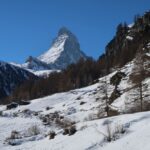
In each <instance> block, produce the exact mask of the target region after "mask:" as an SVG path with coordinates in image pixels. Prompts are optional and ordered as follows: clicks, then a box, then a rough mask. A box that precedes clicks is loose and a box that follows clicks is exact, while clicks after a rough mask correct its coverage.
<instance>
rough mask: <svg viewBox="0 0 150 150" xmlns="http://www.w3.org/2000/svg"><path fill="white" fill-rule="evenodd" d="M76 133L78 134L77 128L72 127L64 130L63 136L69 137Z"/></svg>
mask: <svg viewBox="0 0 150 150" xmlns="http://www.w3.org/2000/svg"><path fill="white" fill-rule="evenodd" d="M76 132H77V130H76V127H75V126H70V127H68V128H64V132H63V135H67V134H68V135H69V136H71V135H73V134H75V133H76Z"/></svg>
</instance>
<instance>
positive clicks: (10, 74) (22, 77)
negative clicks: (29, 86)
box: [0, 61, 37, 99]
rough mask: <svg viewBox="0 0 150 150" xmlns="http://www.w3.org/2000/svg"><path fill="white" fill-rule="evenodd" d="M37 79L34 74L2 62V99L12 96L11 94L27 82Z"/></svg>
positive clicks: (0, 73) (0, 89) (0, 69)
mask: <svg viewBox="0 0 150 150" xmlns="http://www.w3.org/2000/svg"><path fill="white" fill-rule="evenodd" d="M31 78H32V79H33V78H37V77H36V76H35V75H33V74H32V73H30V72H28V71H26V70H24V69H21V68H20V67H17V66H14V65H12V64H9V63H5V62H2V61H0V99H1V98H4V97H5V96H8V95H10V94H11V92H12V91H13V90H14V89H15V88H16V87H17V86H18V85H20V84H21V83H23V82H24V81H26V80H29V79H31Z"/></svg>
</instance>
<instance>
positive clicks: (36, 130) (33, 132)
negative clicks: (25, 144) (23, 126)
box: [28, 125, 40, 136]
mask: <svg viewBox="0 0 150 150" xmlns="http://www.w3.org/2000/svg"><path fill="white" fill-rule="evenodd" d="M38 134H40V128H39V127H38V126H37V125H33V126H31V127H30V128H29V129H28V136H33V135H38Z"/></svg>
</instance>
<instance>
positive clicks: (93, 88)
mask: <svg viewBox="0 0 150 150" xmlns="http://www.w3.org/2000/svg"><path fill="white" fill-rule="evenodd" d="M132 68H133V63H132V62H131V63H129V64H127V65H126V66H124V67H123V68H122V69H121V70H119V71H121V72H124V73H125V76H124V77H123V78H122V80H121V82H120V83H119V85H118V90H119V91H120V93H121V96H120V97H118V98H117V99H115V100H114V101H113V102H112V103H111V104H110V108H112V109H113V110H116V111H117V112H119V113H120V114H121V115H119V116H113V117H106V111H105V107H106V101H105V99H104V97H105V93H104V86H105V82H104V81H105V80H106V81H107V84H108V86H107V92H108V96H109V97H110V96H111V94H112V92H113V91H114V88H115V87H114V86H113V85H110V84H109V83H110V79H111V78H112V77H113V76H114V75H115V74H116V73H117V71H115V72H113V73H111V74H109V75H108V76H106V77H103V78H100V79H99V81H98V82H97V83H95V84H93V85H90V86H88V87H85V88H81V89H76V90H72V91H69V92H65V93H57V94H54V95H51V96H47V97H44V98H39V99H35V100H33V101H32V102H31V104H29V105H26V106H19V107H17V108H15V109H12V110H6V106H0V112H2V113H1V115H0V150H99V149H101V150H112V149H113V150H150V142H149V139H150V131H149V129H150V112H142V113H134V114H129V112H130V108H132V107H133V106H134V105H135V102H134V101H133V99H134V97H135V96H136V94H135V93H136V89H132V86H133V85H132V83H131V82H130V81H129V75H130V73H131V70H132ZM143 84H144V85H145V86H144V88H145V89H144V95H145V97H144V101H146V102H149V100H150V78H147V79H146V80H144V82H143ZM56 112H57V113H56ZM125 113H128V114H125ZM49 114H55V115H56V114H57V115H58V114H59V116H63V117H64V118H65V119H66V120H69V121H70V122H75V126H76V130H77V132H76V133H75V134H73V135H70V136H69V135H63V132H64V131H63V128H62V127H61V126H60V125H59V124H58V123H56V122H55V121H56V120H55V121H52V122H51V124H48V125H47V124H45V123H44V122H43V118H44V117H45V116H47V115H49ZM33 126H36V127H37V128H38V132H37V134H31V130H30V129H31V128H32V127H33ZM14 130H15V131H17V132H19V133H20V137H19V138H17V139H13V140H11V142H12V143H15V144H14V145H13V146H12V144H10V143H9V142H8V139H7V138H8V137H10V135H11V132H12V131H14ZM50 131H55V133H56V136H55V138H54V139H49V135H48V133H49V132H50ZM6 139H7V140H6Z"/></svg>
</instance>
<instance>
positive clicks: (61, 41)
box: [38, 27, 86, 69]
mask: <svg viewBox="0 0 150 150" xmlns="http://www.w3.org/2000/svg"><path fill="white" fill-rule="evenodd" d="M80 58H84V59H86V55H85V54H84V53H83V52H82V51H81V50H80V44H79V42H78V40H77V38H76V36H75V35H74V34H73V33H72V32H71V31H69V30H68V29H67V28H66V27H62V28H61V29H60V30H59V32H58V35H57V37H56V38H55V40H54V41H53V43H52V46H51V48H50V49H49V50H48V51H47V52H45V53H44V54H42V55H41V56H39V57H38V59H39V60H40V61H42V62H45V63H46V64H49V65H50V66H51V68H54V69H64V68H66V67H67V66H68V65H69V64H72V63H76V62H77V61H78V60H79V59H80Z"/></svg>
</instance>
